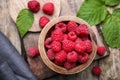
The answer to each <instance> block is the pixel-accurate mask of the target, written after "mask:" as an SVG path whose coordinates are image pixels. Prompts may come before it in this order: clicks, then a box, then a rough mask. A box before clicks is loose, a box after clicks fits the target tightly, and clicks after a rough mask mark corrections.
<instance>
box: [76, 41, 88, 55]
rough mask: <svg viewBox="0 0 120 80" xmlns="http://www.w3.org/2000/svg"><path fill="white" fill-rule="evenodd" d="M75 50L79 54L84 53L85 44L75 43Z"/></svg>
mask: <svg viewBox="0 0 120 80" xmlns="http://www.w3.org/2000/svg"><path fill="white" fill-rule="evenodd" d="M75 50H76V51H77V52H79V53H84V52H85V50H86V46H85V43H84V42H83V41H81V42H78V43H76V44H75Z"/></svg>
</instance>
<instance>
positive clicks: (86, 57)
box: [78, 53, 89, 63]
mask: <svg viewBox="0 0 120 80" xmlns="http://www.w3.org/2000/svg"><path fill="white" fill-rule="evenodd" d="M88 60H89V55H88V54H87V53H84V54H82V55H79V56H78V61H79V63H85V62H87V61H88Z"/></svg>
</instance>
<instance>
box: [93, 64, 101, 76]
mask: <svg viewBox="0 0 120 80" xmlns="http://www.w3.org/2000/svg"><path fill="white" fill-rule="evenodd" d="M101 72H102V71H101V68H100V67H99V66H97V65H96V66H94V67H93V68H92V73H93V75H96V76H100V74H101Z"/></svg>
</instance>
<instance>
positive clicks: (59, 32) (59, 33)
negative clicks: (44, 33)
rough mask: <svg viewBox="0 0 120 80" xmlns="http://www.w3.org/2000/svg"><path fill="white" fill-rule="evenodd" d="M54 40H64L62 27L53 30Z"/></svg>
mask: <svg viewBox="0 0 120 80" xmlns="http://www.w3.org/2000/svg"><path fill="white" fill-rule="evenodd" d="M52 40H55V41H62V40H63V32H62V30H61V29H55V30H54V31H53V32H52Z"/></svg>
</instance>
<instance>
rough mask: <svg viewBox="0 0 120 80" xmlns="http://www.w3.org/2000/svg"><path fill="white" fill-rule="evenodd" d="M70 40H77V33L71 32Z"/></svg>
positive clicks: (69, 34)
mask: <svg viewBox="0 0 120 80" xmlns="http://www.w3.org/2000/svg"><path fill="white" fill-rule="evenodd" d="M68 39H69V40H72V41H75V40H76V39H77V35H76V34H75V32H73V31H71V32H69V33H68Z"/></svg>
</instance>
